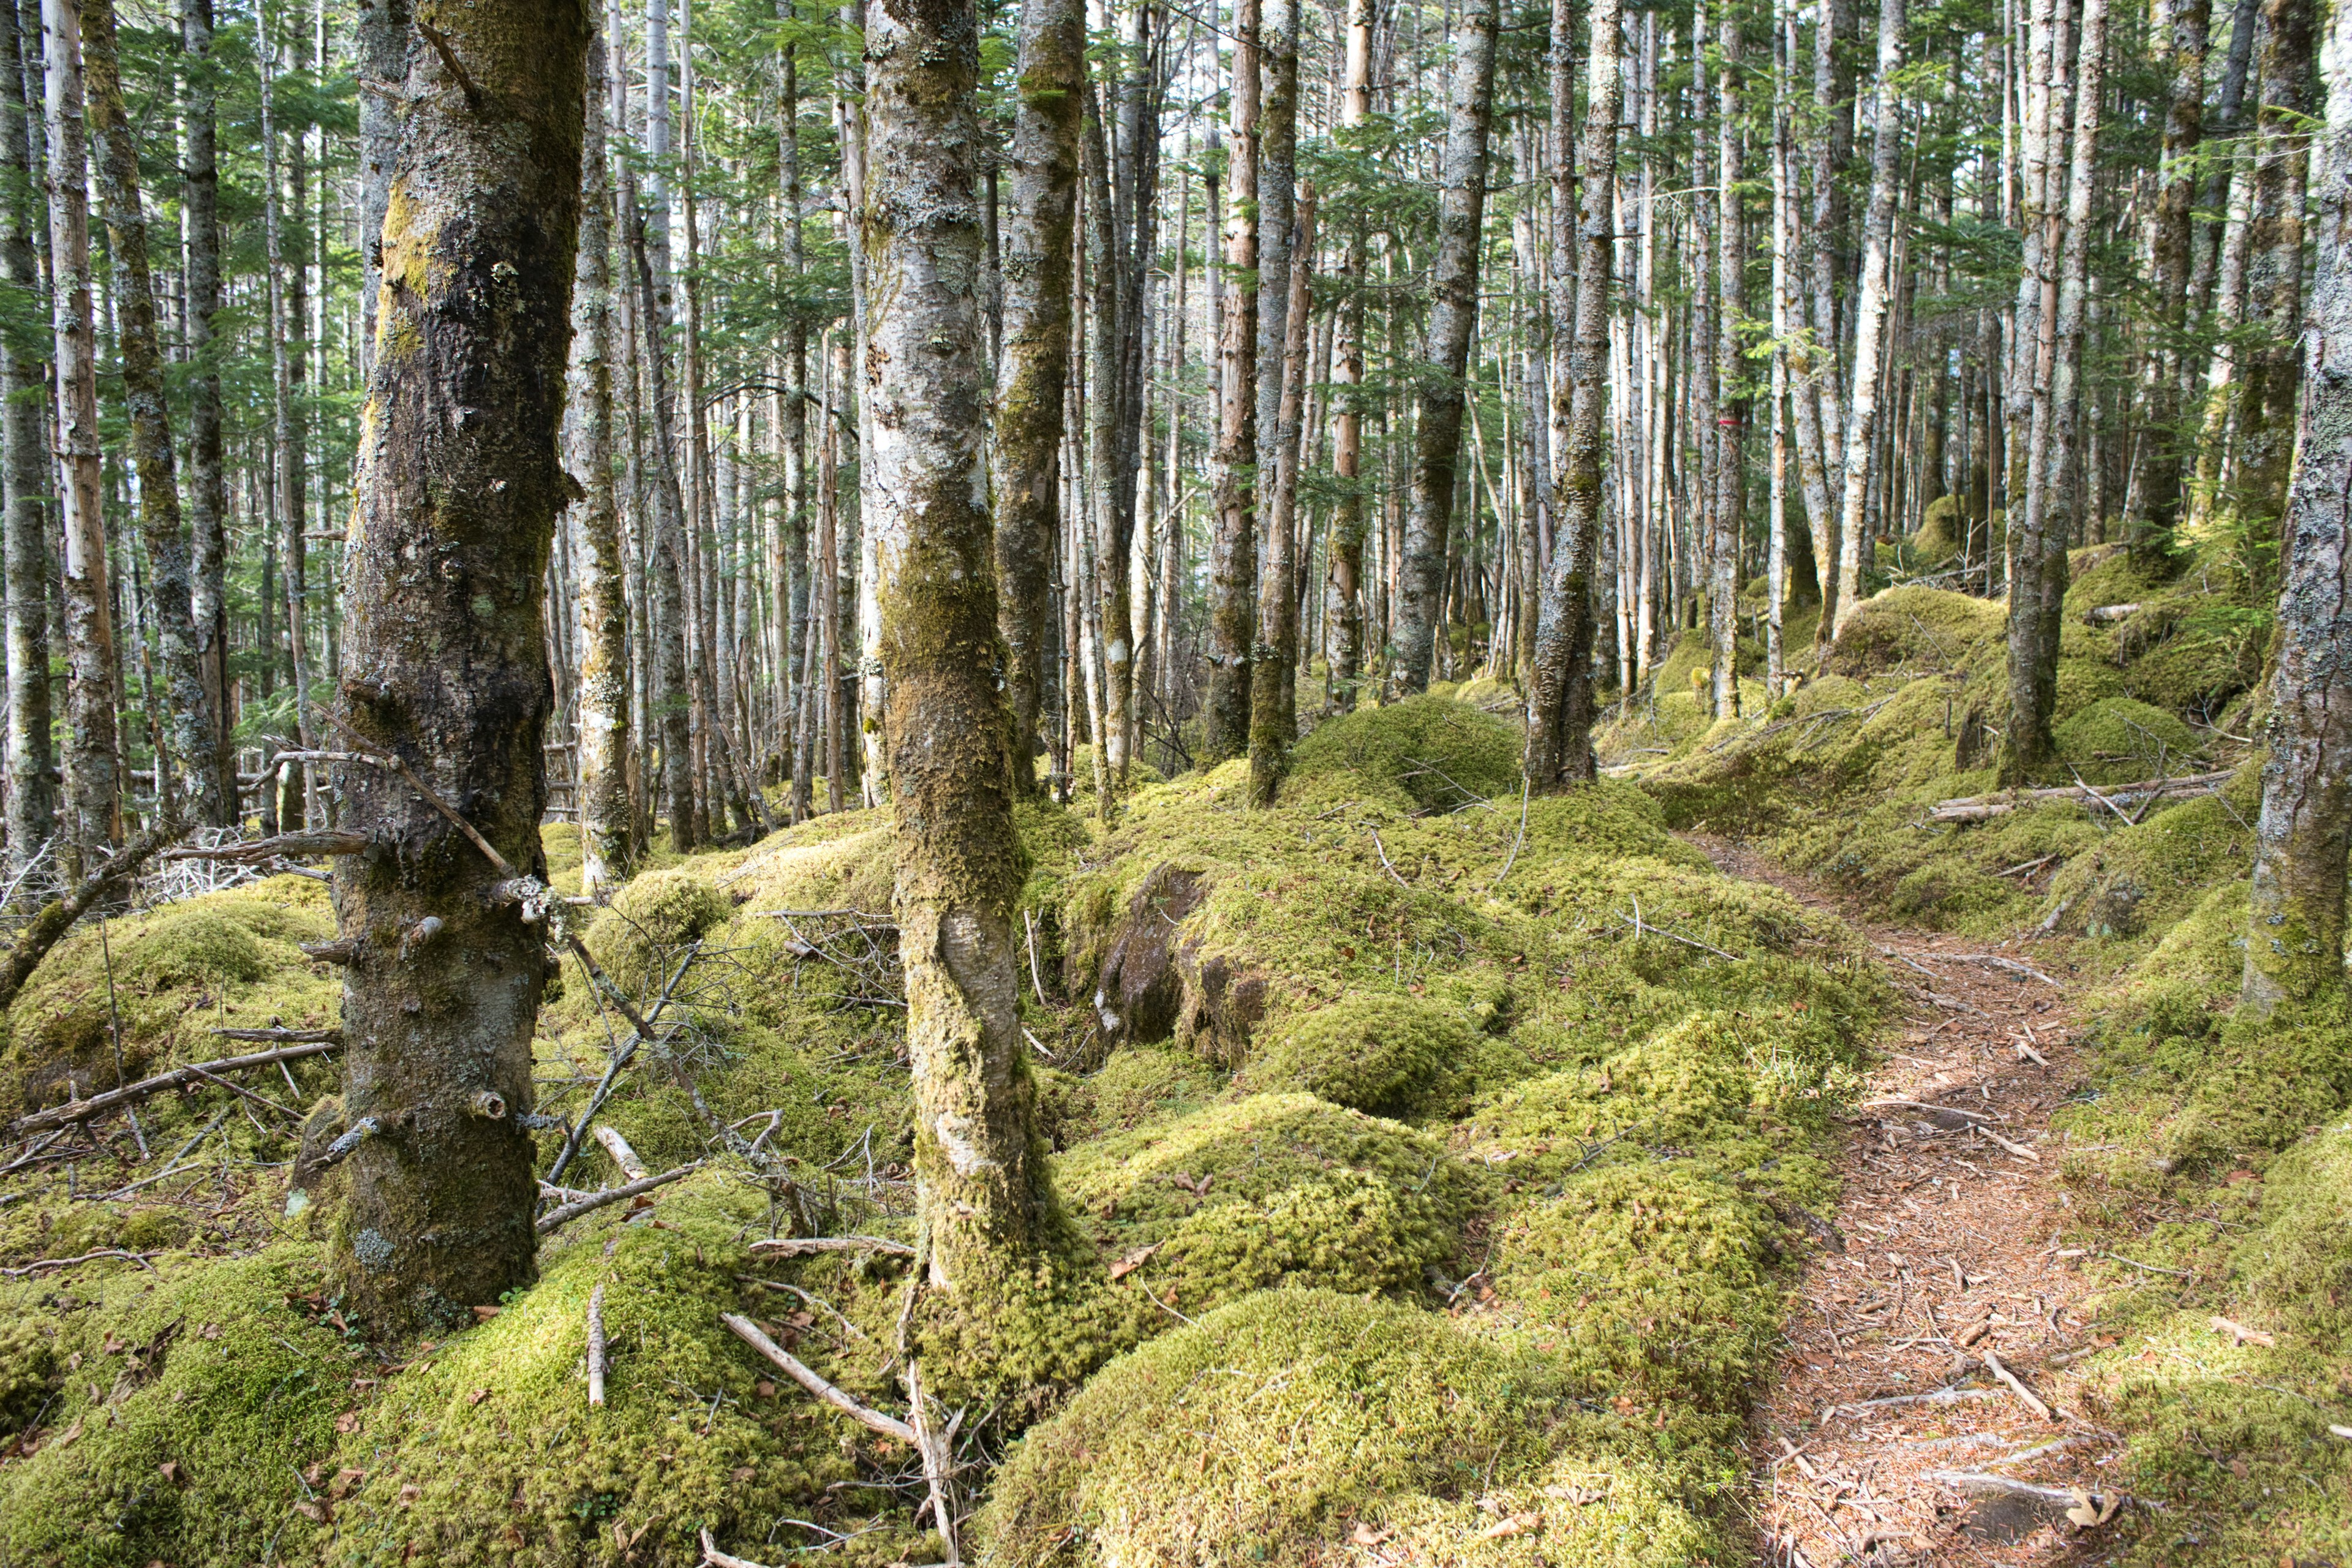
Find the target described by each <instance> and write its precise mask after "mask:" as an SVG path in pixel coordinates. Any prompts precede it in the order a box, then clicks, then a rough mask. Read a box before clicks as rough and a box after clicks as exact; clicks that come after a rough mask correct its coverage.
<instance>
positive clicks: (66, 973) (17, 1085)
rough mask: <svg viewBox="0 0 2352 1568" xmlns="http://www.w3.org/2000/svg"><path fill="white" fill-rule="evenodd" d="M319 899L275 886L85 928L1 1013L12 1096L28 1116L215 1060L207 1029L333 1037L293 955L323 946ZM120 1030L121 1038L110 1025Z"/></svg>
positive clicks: (327, 992)
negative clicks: (275, 1025)
mask: <svg viewBox="0 0 2352 1568" xmlns="http://www.w3.org/2000/svg"><path fill="white" fill-rule="evenodd" d="M333 931H334V917H333V914H332V912H331V910H330V909H329V907H328V903H327V897H326V891H325V889H324V888H322V887H321V886H320V884H319V883H317V882H315V881H313V880H311V879H308V878H303V877H290V876H289V877H274V878H271V879H268V880H267V881H264V882H261V883H258V884H253V885H249V886H247V887H243V888H238V889H233V890H231V891H228V892H222V893H210V894H205V895H204V896H202V897H199V898H194V899H188V900H182V901H180V902H177V903H173V904H167V905H165V906H163V907H162V908H160V909H156V910H147V911H144V912H142V913H139V914H132V915H126V916H121V917H118V918H115V919H110V920H109V921H107V922H106V924H105V927H104V928H103V929H102V930H101V929H100V926H99V925H98V923H97V922H96V921H85V922H83V924H82V925H81V926H80V927H79V928H78V929H77V930H76V931H73V932H72V934H70V935H69V936H68V937H67V938H66V940H65V941H63V942H59V943H58V945H57V946H56V947H55V948H54V949H52V950H51V951H50V952H49V954H48V956H47V958H46V959H45V960H44V961H43V962H42V963H41V965H40V967H39V968H37V969H36V970H35V971H34V972H33V975H32V978H31V979H30V980H29V981H28V982H26V986H25V988H24V990H23V991H22V992H20V993H19V994H18V995H17V997H16V1002H15V1003H14V1004H13V1005H11V1006H10V1008H9V1010H8V1026H9V1046H8V1057H7V1060H8V1066H9V1068H10V1070H9V1071H7V1072H6V1073H5V1079H6V1080H7V1083H8V1088H9V1089H10V1090H11V1091H12V1092H13V1093H14V1094H15V1095H17V1096H21V1098H22V1101H23V1102H24V1103H26V1104H28V1105H37V1104H47V1103H50V1102H53V1101H56V1100H63V1099H65V1098H68V1096H69V1095H72V1094H85V1093H88V1092H89V1091H90V1090H92V1089H100V1088H110V1087H111V1086H112V1083H113V1081H114V1077H115V1074H116V1071H117V1067H116V1062H117V1058H118V1052H119V1056H120V1061H121V1068H120V1070H121V1072H122V1073H123V1074H124V1075H125V1076H127V1077H131V1078H136V1077H139V1076H140V1075H142V1073H144V1072H146V1071H148V1070H150V1069H151V1068H153V1067H155V1066H158V1065H161V1064H164V1063H169V1062H177V1061H204V1060H207V1059H209V1058H213V1057H216V1056H218V1055H220V1054H221V1053H220V1051H219V1049H218V1048H217V1047H218V1046H219V1044H220V1042H219V1041H218V1040H217V1039H215V1037H213V1035H212V1033H211V1029H212V1028H213V1027H214V1026H249V1025H257V1024H262V1023H266V1022H268V1020H269V1019H270V1018H271V1017H272V1016H280V1017H282V1018H283V1019H284V1021H285V1022H286V1024H288V1025H289V1026H294V1027H315V1026H320V1025H325V1024H331V1023H333V1022H334V1021H335V1018H336V1016H338V1014H339V1013H340V1011H341V1007H340V1004H341V984H340V978H339V977H334V978H331V977H330V975H329V973H327V972H326V971H325V970H324V969H323V967H321V966H318V965H314V964H313V963H311V961H310V959H309V958H308V957H307V956H306V955H305V954H304V953H303V952H301V950H300V948H299V946H298V945H297V944H298V943H299V942H317V941H321V940H324V939H325V938H326V937H328V936H330V935H331V934H332V933H333ZM118 1019H119V1020H120V1022H121V1038H120V1040H119V1041H118V1040H117V1038H116V1036H115V1029H114V1025H115V1022H116V1021H117V1020H118Z"/></svg>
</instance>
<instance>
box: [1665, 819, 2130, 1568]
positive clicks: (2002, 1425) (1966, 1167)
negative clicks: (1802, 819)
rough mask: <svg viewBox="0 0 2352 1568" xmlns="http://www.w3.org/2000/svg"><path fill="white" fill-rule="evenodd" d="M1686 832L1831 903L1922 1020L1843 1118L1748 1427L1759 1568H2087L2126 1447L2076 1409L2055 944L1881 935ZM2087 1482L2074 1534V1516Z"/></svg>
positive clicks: (2078, 1338)
mask: <svg viewBox="0 0 2352 1568" xmlns="http://www.w3.org/2000/svg"><path fill="white" fill-rule="evenodd" d="M1694 841H1695V842H1696V843H1697V844H1698V845H1699V847H1702V848H1703V849H1705V850H1706V852H1707V854H1708V856H1709V857H1710V858H1712V859H1714V860H1715V862H1716V863H1717V866H1718V867H1720V868H1722V869H1723V870H1724V871H1726V872H1727V873H1729V874H1731V875H1734V876H1738V877H1744V878H1748V879H1753V880H1758V881H1763V882H1769V883H1770V884H1772V885H1774V886H1776V887H1779V888H1780V889H1784V890H1785V891H1787V892H1788V893H1790V895H1791V896H1793V897H1795V898H1796V899H1798V900H1800V901H1801V902H1803V903H1805V904H1807V905H1808V906H1811V907H1813V908H1819V909H1830V910H1835V912H1837V913H1838V914H1839V915H1841V916H1842V917H1843V919H1845V920H1846V921H1849V922H1850V923H1851V924H1853V926H1854V927H1855V928H1856V929H1857V930H1859V931H1863V932H1864V934H1865V935H1866V936H1867V937H1868V938H1869V939H1870V941H1871V942H1873V943H1874V945H1875V946H1876V947H1877V948H1878V949H1879V951H1880V952H1881V953H1882V954H1884V955H1885V963H1886V966H1887V969H1888V973H1889V976H1890V978H1891V979H1893V980H1894V982H1895V984H1896V985H1897V986H1898V988H1899V989H1900V990H1901V991H1902V992H1903V993H1904V994H1906V996H1907V997H1909V998H1910V999H1911V1002H1912V1004H1913V1009H1914V1012H1913V1016H1912V1017H1911V1019H1910V1020H1909V1021H1908V1022H1907V1024H1906V1026H1905V1027H1904V1028H1903V1030H1902V1033H1901V1034H1900V1036H1899V1037H1897V1038H1896V1039H1895V1041H1894V1042H1893V1043H1892V1045H1890V1047H1889V1049H1888V1051H1887V1054H1886V1057H1885V1060H1884V1061H1883V1062H1882V1063H1880V1064H1879V1065H1878V1066H1877V1067H1875V1068H1874V1069H1873V1070H1872V1072H1871V1075H1870V1079H1869V1084H1868V1092H1867V1094H1866V1095H1865V1096H1864V1099H1863V1100H1861V1101H1860V1102H1859V1103H1858V1104H1857V1106H1856V1108H1855V1109H1854V1110H1853V1112H1852V1113H1851V1114H1850V1115H1849V1116H1848V1118H1847V1119H1846V1121H1847V1125H1846V1127H1845V1129H1844V1131H1843V1133H1842V1134H1841V1144H1840V1148H1839V1151H1838V1154H1837V1161H1838V1166H1839V1171H1840V1174H1841V1177H1842V1195H1841V1197H1840V1200H1839V1204H1838V1206H1837V1210H1836V1212H1835V1214H1834V1215H1832V1216H1830V1224H1831V1226H1832V1228H1833V1230H1834V1232H1835V1235H1834V1236H1831V1237H1821V1238H1819V1239H1820V1240H1821V1242H1822V1246H1821V1247H1820V1248H1819V1249H1817V1250H1816V1251H1815V1252H1814V1253H1813V1255H1812V1258H1811V1262H1810V1264H1809V1265H1808V1267H1807V1268H1806V1270H1805V1273H1804V1277H1803V1279H1802V1283H1801V1286H1800V1289H1799V1299H1798V1300H1797V1302H1796V1304H1795V1306H1794V1310H1792V1312H1791V1314H1790V1320H1789V1324H1788V1335H1787V1342H1786V1346H1785V1349H1784V1351H1783V1359H1782V1362H1781V1364H1780V1367H1779V1368H1778V1370H1777V1373H1776V1375H1775V1376H1774V1377H1773V1379H1772V1381H1771V1386H1770V1388H1769V1392H1768V1393H1767V1394H1766V1395H1765V1397H1764V1399H1763V1400H1762V1402H1761V1403H1760V1405H1759V1408H1758V1410H1757V1412H1756V1415H1755V1418H1754V1421H1753V1424H1752V1430H1753V1447H1752V1456H1753V1461H1754V1464H1755V1469H1756V1476H1757V1491H1756V1510H1757V1520H1756V1524H1757V1535H1758V1557H1759V1562H1762V1563H1769V1564H1772V1565H1774V1568H1782V1565H1787V1568H1800V1565H1811V1568H1829V1565H1830V1564H1832V1563H1849V1562H1856V1561H1863V1560H1867V1561H1869V1562H1872V1563H1939V1564H1940V1563H1954V1564H1970V1565H1987V1568H1990V1565H2000V1568H2021V1565H2024V1564H2029V1563H2030V1564H2034V1565H2037V1568H2041V1565H2046V1564H2056V1563H2089V1562H2095V1561H2097V1560H2098V1559H2099V1558H2100V1557H2101V1556H2103V1555H2104V1552H2102V1550H2101V1548H2102V1547H2103V1546H2104V1545H2105V1538H2106V1537H2107V1536H2108V1534H2109V1531H2105V1530H2103V1529H2101V1528H2099V1524H2100V1523H2103V1522H2106V1521H2098V1520H2096V1513H2097V1512H2098V1511H2099V1510H2103V1509H2104V1508H2105V1505H2106V1504H2107V1502H2108V1501H2109V1500H2110V1499H2111V1498H2113V1497H2114V1496H2115V1495H2116V1492H2115V1489H2114V1488H2113V1487H2112V1486H2110V1485H2107V1484H2105V1483H2104V1482H2103V1481H2102V1479H2101V1476H2102V1468H2103V1467H2104V1466H2105V1465H2106V1464H2108V1463H2109V1462H2111V1461H2112V1460H2113V1459H2115V1458H2116V1457H2117V1456H2118V1455H2119V1454H2120V1453H2121V1451H2122V1440H2121V1439H2120V1437H2118V1436H2116V1435H2114V1434H2111V1433H2109V1432H2106V1431H2105V1430H2102V1429H2101V1428H2100V1427H2098V1426H2095V1424H2093V1423H2091V1422H2089V1421H2088V1420H2086V1419H2085V1418H2084V1417H2083V1416H2082V1415H2080V1413H2078V1412H2077V1411H2074V1410H2073V1409H2071V1408H2070V1405H2071V1400H2070V1391H2069V1388H2068V1374H2067V1373H2066V1370H2065V1369H2066V1368H2067V1366H2068V1365H2069V1364H2070V1363H2074V1362H2075V1361H2078V1360H2080V1359H2081V1358H2082V1357H2083V1356H2084V1354H2085V1353H2087V1352H2088V1351H2090V1350H2091V1349H2094V1348H2095V1347H2096V1346H2097V1345H2098V1344H2099V1343H2100V1342H2101V1339H2100V1331H2099V1326H2098V1325H2097V1323H2096V1322H2095V1321H2087V1319H2086V1313H2085V1310H2084V1309H2083V1308H2082V1307H2081V1306H2080V1305H2078V1303H2080V1302H2081V1301H2082V1300H2084V1298H2085V1297H2086V1296H2087V1295H2088V1294H2089V1291H2088V1288H2087V1286H2086V1283H2085V1281H2084V1279H2083V1278H2082V1276H2081V1275H2080V1273H2079V1272H2078V1271H2077V1268H2078V1261H2079V1259H2080V1258H2082V1257H2083V1256H2084V1254H2083V1252H2082V1251H2081V1250H2080V1249H2079V1248H2077V1247H2073V1246H2070V1245H2069V1244H2068V1241H2067V1239H2066V1233H2067V1225H2068V1218H2069V1215H2068V1212H2067V1211H2068V1209H2069V1207H2070V1205H2071V1199H2070V1196H2069V1194H2068V1193H2067V1192H2066V1190H2065V1188H2064V1186H2063V1180H2062V1175H2061V1167H2062V1164H2063V1160H2062V1157H2061V1155H2062V1149H2063V1134H2061V1133H2056V1132H2053V1131H2052V1129H2051V1126H2050V1118H2051V1114H2052V1112H2053V1110H2056V1109H2057V1108H2058V1107H2059V1106H2060V1105H2062V1104H2063V1103H2064V1102H2065V1101H2066V1100H2068V1099H2069V1098H2070V1097H2072V1096H2073V1095H2074V1093H2075V1092H2076V1091H2077V1090H2078V1089H2080V1088H2081V1087H2082V1085H2083V1082H2084V1076H2085V1064H2084V1061H2083V1052H2082V1049H2081V1047H2079V1045H2078V1043H2077V1041H2076V1038H2075V1029H2074V996H2073V992H2074V990H2075V988H2076V987H2075V985H2074V983H2073V982H2072V981H2071V980H2069V979H2068V978H2067V974H2068V965H2067V963H2066V962H2065V953H2064V950H2065V947H2066V943H2065V942H2064V941H2063V939H2060V940H2055V941H2046V942H2034V943H2032V945H2031V946H2025V945H2024V944H2021V943H2016V942H2011V943H2008V944H2002V945H1989V944H1987V943H1986V942H1982V941H1980V940H1973V939H1969V938H1965V937H1958V936H1954V935H1950V934H1948V933H1941V932H1927V931H1915V930H1911V929H1908V928H1905V927H1902V926H1894V925H1888V924H1886V923H1885V922H1883V921H1877V920H1874V919H1873V918H1871V917H1870V916H1869V915H1868V914H1867V913H1866V912H1865V911H1864V910H1863V909H1861V908H1860V907H1859V906H1857V905H1856V904H1854V903H1853V901H1851V900H1843V899H1836V898H1833V897H1832V896H1830V895H1827V894H1825V893H1824V892H1822V890H1821V889H1819V888H1818V887H1816V886H1814V885H1813V884H1811V883H1810V882H1808V881H1806V880H1805V879H1801V878H1799V877H1795V876H1792V875H1790V873H1788V872H1786V871H1784V870H1782V869H1780V868H1779V867H1777V866H1775V865H1773V864H1772V863H1771V862H1770V861H1769V860H1768V859H1766V858H1764V857H1762V856H1760V855H1759V854H1757V853H1755V852H1753V851H1751V850H1749V849H1747V848H1745V847H1741V846H1738V845H1736V844H1733V843H1730V842H1728V841H1727V840H1723V839H1719V838H1706V837H1698V838H1695V840H1694ZM1986 960H1992V961H1994V962H1986ZM2017 966H2022V967H2023V968H2024V969H2027V970H2031V971H2032V972H2034V973H2021V972H2020V968H2019V967H2017ZM2029 1053H2030V1054H2029ZM2106 1342H2109V1343H2112V1342H2113V1336H2111V1335H2110V1336H2107V1337H2106ZM2003 1371H2005V1372H2006V1373H2008V1374H2009V1377H2008V1378H2004V1377H2003V1376H2002V1375H2001V1373H2002V1372H2003ZM2010 1379H2014V1380H2015V1382H2014V1383H2012V1382H2011V1381H2010ZM2020 1387H2021V1389H2022V1391H2023V1392H2020ZM2032 1401H2039V1402H2040V1405H2041V1406H2042V1408H2040V1409H2037V1408H2035V1406H2034V1405H2033V1404H2032ZM2078 1490H2079V1492H2080V1493H2083V1494H2087V1495H2088V1497H2089V1499H2090V1500H2091V1507H2092V1510H2093V1518H2094V1522H2093V1523H2092V1524H2091V1525H2090V1527H2089V1528H2087V1529H2084V1528H2078V1527H2077V1525H2076V1524H2075V1523H2074V1522H2072V1521H2070V1520H2069V1518H2068V1510H2069V1509H2070V1508H2080V1507H2081V1506H2082V1503H2083V1499H2082V1498H2080V1497H2078V1496H2077V1495H2075V1494H2076V1493H2077V1491H2078ZM2117 1522H2120V1521H2117Z"/></svg>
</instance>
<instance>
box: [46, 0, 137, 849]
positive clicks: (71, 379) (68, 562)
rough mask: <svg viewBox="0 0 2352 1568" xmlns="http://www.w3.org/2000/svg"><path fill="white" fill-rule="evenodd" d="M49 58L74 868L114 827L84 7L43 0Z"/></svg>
mask: <svg viewBox="0 0 2352 1568" xmlns="http://www.w3.org/2000/svg"><path fill="white" fill-rule="evenodd" d="M41 31H42V34H43V40H42V42H43V55H44V58H46V59H47V64H48V85H47V121H48V175H49V255H50V278H51V280H52V281H51V290H50V318H49V319H50V323H51V327H52V330H53V331H54V333H55V335H56V338H57V345H58V357H57V380H58V394H57V396H58V432H57V445H58V459H59V464H60V467H61V468H62V469H63V475H62V479H63V483H62V486H61V495H60V499H61V500H63V502H64V504H65V563H64V565H65V571H64V574H63V575H64V587H65V632H66V768H65V773H66V813H67V817H66V843H65V846H64V848H65V858H66V867H67V871H68V875H69V876H72V877H74V878H77V879H79V877H80V876H81V875H82V874H83V872H84V870H85V869H86V865H87V866H94V865H96V864H97V858H99V857H101V856H102V853H103V850H104V848H105V847H107V846H109V845H111V844H114V843H115V842H117V841H118V840H119V839H120V838H121V795H120V780H121V757H120V756H119V754H118V752H117V749H116V748H117V739H116V731H115V710H116V708H117V706H118V703H117V697H116V683H115V657H114V610H113V599H112V595H111V594H110V592H109V591H108V587H107V565H106V517H105V513H104V510H103V507H102V504H101V500H100V496H101V489H100V447H99V427H98V358H97V346H98V345H97V333H96V331H95V329H94V326H93V322H92V315H93V311H92V305H91V293H92V289H91V280H90V262H89V195H88V176H87V174H86V171H87V169H88V167H89V142H88V140H87V139H86V136H85V132H84V130H83V118H82V116H83V107H82V76H81V7H80V5H79V4H78V3H77V0H42V6H41Z"/></svg>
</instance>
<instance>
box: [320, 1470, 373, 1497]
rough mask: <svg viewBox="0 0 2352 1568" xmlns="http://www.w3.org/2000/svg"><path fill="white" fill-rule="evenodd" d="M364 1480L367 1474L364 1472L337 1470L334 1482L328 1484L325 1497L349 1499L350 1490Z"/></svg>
mask: <svg viewBox="0 0 2352 1568" xmlns="http://www.w3.org/2000/svg"><path fill="white" fill-rule="evenodd" d="M365 1479H367V1472H366V1471H365V1470H354V1469H350V1468H344V1469H341V1470H337V1471H336V1472H335V1479H334V1480H333V1481H331V1482H330V1483H329V1484H328V1487H327V1495H328V1496H329V1497H331V1498H346V1497H349V1496H351V1493H352V1488H353V1487H356V1486H358V1485H359V1484H360V1483H361V1482H362V1481H363V1480H365Z"/></svg>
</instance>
